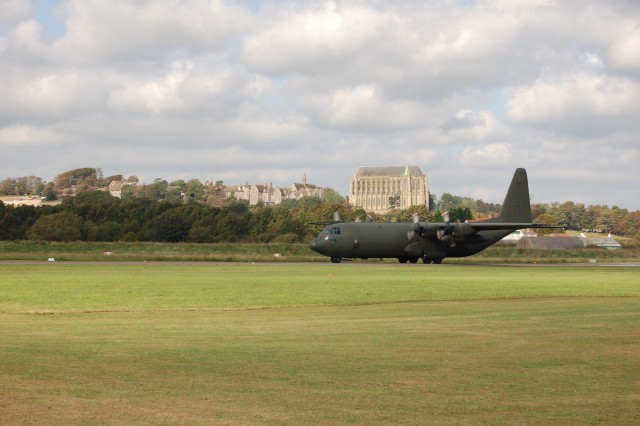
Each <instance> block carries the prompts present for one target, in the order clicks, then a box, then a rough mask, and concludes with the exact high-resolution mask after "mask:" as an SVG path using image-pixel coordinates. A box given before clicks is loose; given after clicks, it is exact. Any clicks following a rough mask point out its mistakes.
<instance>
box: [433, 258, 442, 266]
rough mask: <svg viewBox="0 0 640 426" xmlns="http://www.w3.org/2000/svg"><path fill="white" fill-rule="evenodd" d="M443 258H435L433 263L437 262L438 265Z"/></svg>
mask: <svg viewBox="0 0 640 426" xmlns="http://www.w3.org/2000/svg"><path fill="white" fill-rule="evenodd" d="M442 260H443V259H433V263H435V264H436V265H439V264H441V263H442Z"/></svg>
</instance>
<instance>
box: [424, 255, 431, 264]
mask: <svg viewBox="0 0 640 426" xmlns="http://www.w3.org/2000/svg"><path fill="white" fill-rule="evenodd" d="M432 262H433V259H429V258H428V257H426V256H423V257H422V263H424V264H425V265H428V264H429V263H432Z"/></svg>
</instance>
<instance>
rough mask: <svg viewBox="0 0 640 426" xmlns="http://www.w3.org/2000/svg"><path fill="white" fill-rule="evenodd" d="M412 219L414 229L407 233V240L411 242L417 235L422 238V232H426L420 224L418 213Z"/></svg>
mask: <svg viewBox="0 0 640 426" xmlns="http://www.w3.org/2000/svg"><path fill="white" fill-rule="evenodd" d="M411 218H412V219H413V229H412V230H411V231H409V232H407V239H409V240H411V239H412V238H413V237H415V236H416V234H417V235H420V236H422V232H423V231H424V227H423V226H422V225H421V224H420V215H419V214H418V213H417V212H416V213H414V214H413V215H412V216H411Z"/></svg>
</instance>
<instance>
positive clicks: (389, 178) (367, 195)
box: [349, 166, 429, 213]
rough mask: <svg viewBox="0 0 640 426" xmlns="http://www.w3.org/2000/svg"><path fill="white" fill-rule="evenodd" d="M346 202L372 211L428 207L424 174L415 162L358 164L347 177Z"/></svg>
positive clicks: (426, 184)
mask: <svg viewBox="0 0 640 426" xmlns="http://www.w3.org/2000/svg"><path fill="white" fill-rule="evenodd" d="M349 203H350V204H351V205H353V206H356V207H361V208H363V209H364V210H366V211H368V212H375V213H386V212H387V211H389V210H390V209H392V208H397V209H401V210H402V209H406V208H408V207H410V206H427V207H428V206H429V185H428V182H427V177H426V176H425V175H424V174H423V173H422V171H421V170H420V168H419V167H418V166H382V167H371V166H367V167H358V170H356V173H355V174H354V175H353V176H352V178H351V185H350V188H349Z"/></svg>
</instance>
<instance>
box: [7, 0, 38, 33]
mask: <svg viewBox="0 0 640 426" xmlns="http://www.w3.org/2000/svg"><path fill="white" fill-rule="evenodd" d="M31 13H33V9H32V8H31V3H30V2H29V0H1V1H0V30H2V29H3V28H6V27H8V26H11V25H15V24H16V23H17V22H20V21H22V20H24V19H27V18H28V17H29V16H30V15H31Z"/></svg>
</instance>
